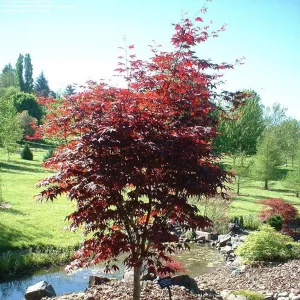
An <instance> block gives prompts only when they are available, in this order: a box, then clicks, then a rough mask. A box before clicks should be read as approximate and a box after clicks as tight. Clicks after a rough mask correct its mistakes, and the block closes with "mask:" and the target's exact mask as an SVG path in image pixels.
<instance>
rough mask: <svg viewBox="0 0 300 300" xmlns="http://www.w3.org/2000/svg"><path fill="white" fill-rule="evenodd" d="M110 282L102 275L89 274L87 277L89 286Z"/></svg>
mask: <svg viewBox="0 0 300 300" xmlns="http://www.w3.org/2000/svg"><path fill="white" fill-rule="evenodd" d="M108 282H110V279H109V278H106V277H103V276H94V275H92V276H90V277H89V287H91V286H94V285H101V284H104V283H108Z"/></svg>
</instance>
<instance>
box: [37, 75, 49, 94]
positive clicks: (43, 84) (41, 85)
mask: <svg viewBox="0 0 300 300" xmlns="http://www.w3.org/2000/svg"><path fill="white" fill-rule="evenodd" d="M34 92H35V93H36V94H37V95H38V96H39V97H49V94H50V88H49V85H48V80H47V79H46V77H45V75H44V73H43V72H41V74H40V75H39V76H38V77H37V78H36V81H35V85H34Z"/></svg>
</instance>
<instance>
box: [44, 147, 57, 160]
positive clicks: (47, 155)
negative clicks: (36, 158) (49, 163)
mask: <svg viewBox="0 0 300 300" xmlns="http://www.w3.org/2000/svg"><path fill="white" fill-rule="evenodd" d="M53 153H54V150H53V149H49V150H48V151H47V152H46V154H45V155H44V157H43V161H45V160H47V159H48V158H50V157H52V155H53Z"/></svg>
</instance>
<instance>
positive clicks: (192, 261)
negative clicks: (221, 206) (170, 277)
mask: <svg viewBox="0 0 300 300" xmlns="http://www.w3.org/2000/svg"><path fill="white" fill-rule="evenodd" d="M176 258H177V259H178V260H179V261H182V262H183V263H184V266H185V268H186V269H187V270H188V274H189V275H190V276H191V277H195V276H198V275H201V274H204V273H209V272H211V271H212V270H214V268H215V267H216V265H218V264H220V263H221V262H222V261H223V260H222V257H221V256H220V255H219V254H218V253H217V252H216V251H215V250H214V249H212V248H210V247H209V245H202V246H198V245H194V246H192V247H191V251H187V252H184V253H180V254H178V255H176ZM92 274H94V275H104V273H103V272H102V269H101V267H99V266H97V267H93V268H89V269H84V270H80V271H77V272H75V273H73V274H71V275H67V274H66V273H65V272H64V270H63V269H62V268H51V269H48V270H47V271H42V272H39V273H36V274H35V275H33V276H27V277H22V278H19V279H15V280H10V281H7V282H3V283H0V299H1V300H23V299H24V294H25V291H26V289H27V287H28V286H30V285H33V284H35V283H37V282H39V281H41V280H45V281H47V282H48V283H51V285H52V286H53V288H54V290H55V291H56V293H57V295H61V294H63V293H71V292H79V291H83V290H85V289H86V288H87V286H88V278H89V276H90V275H92ZM105 276H107V277H111V278H117V279H121V278H122V276H123V266H120V271H118V272H116V273H114V274H107V275H105Z"/></svg>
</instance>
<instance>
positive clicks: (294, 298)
mask: <svg viewBox="0 0 300 300" xmlns="http://www.w3.org/2000/svg"><path fill="white" fill-rule="evenodd" d="M289 298H290V299H291V300H300V296H298V295H297V296H293V297H289Z"/></svg>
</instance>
